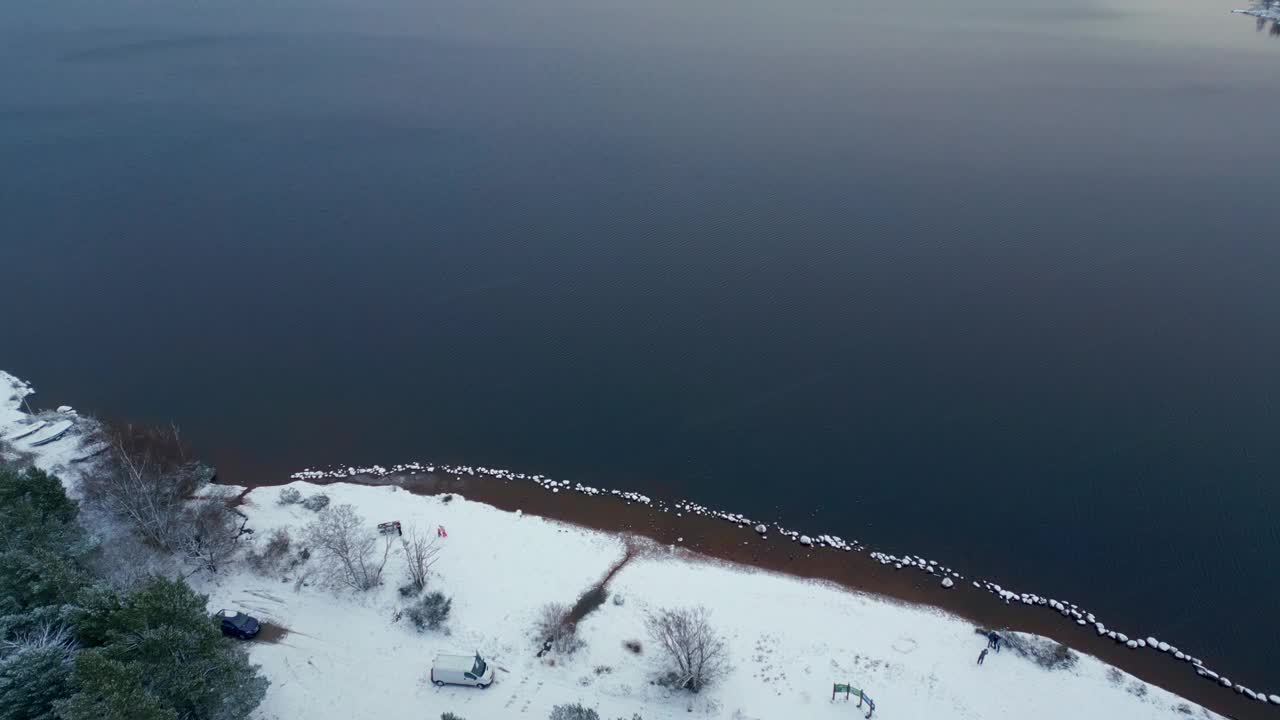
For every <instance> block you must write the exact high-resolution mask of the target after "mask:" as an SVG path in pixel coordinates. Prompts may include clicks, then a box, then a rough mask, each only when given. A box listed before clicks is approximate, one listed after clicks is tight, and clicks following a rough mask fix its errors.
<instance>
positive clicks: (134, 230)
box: [0, 0, 1280, 691]
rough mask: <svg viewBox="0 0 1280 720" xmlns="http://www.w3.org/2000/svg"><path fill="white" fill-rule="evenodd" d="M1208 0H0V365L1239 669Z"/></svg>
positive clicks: (1264, 595) (1248, 88)
mask: <svg viewBox="0 0 1280 720" xmlns="http://www.w3.org/2000/svg"><path fill="white" fill-rule="evenodd" d="M1231 7H1232V0H1226V2H1223V1H1222V0H1178V1H1177V2H1173V3H1170V2H1163V1H1162V2H1156V1H1155V0H1138V1H1137V2H1133V3H1118V2H1117V3H1115V4H1108V3H1106V2H1089V1H1086V0H1079V1H1077V0H1062V1H1061V2H1056V3H1051V2H1047V1H1045V0H1031V1H1028V0H1022V1H1018V0H972V1H969V2H942V1H941V0H923V1H921V2H912V3H887V2H882V1H881V0H796V1H792V2H778V1H776V0H772V1H766V0H738V1H734V2H730V1H729V0H679V1H678V2H676V1H672V0H658V1H657V2H649V3H623V2H618V1H617V0H545V1H542V2H524V1H516V0H465V1H464V0H422V1H419V2H408V1H406V0H371V1H367V2H355V1H354V0H337V1H335V0H306V2H302V1H300V0H280V1H270V0H268V1H267V2H262V1H260V0H255V1H254V2H248V1H247V0H227V1H226V2H217V3H167V2H157V1H149V0H129V1H126V0H106V1H105V2H104V1H101V0H95V1H94V2H88V1H87V0H71V1H69V2H59V3H48V2H43V1H42V0H41V1H37V0H8V1H7V2H6V3H5V8H4V10H3V11H0V159H2V160H3V168H4V169H3V172H0V307H3V308H5V309H4V311H3V318H4V321H3V332H2V333H0V367H3V368H4V369H6V370H9V371H12V372H14V373H16V374H18V375H19V376H21V377H24V378H27V379H29V380H32V381H33V382H35V383H36V385H37V387H38V388H40V390H41V393H40V395H38V396H37V399H39V400H40V401H41V402H42V403H43V404H45V405H56V404H58V403H61V402H69V403H72V404H75V405H77V406H78V407H81V408H82V409H85V410H90V411H98V412H102V413H107V414H112V415H117V416H124V417H129V418H132V419H135V420H143V421H168V420H169V419H173V420H174V421H176V422H177V423H179V424H180V425H181V426H182V428H183V429H184V431H185V433H186V434H187V436H188V437H189V438H191V439H192V440H193V441H194V442H196V444H197V445H198V446H199V448H200V449H201V450H202V451H203V452H204V453H205V454H207V455H209V456H211V457H212V458H213V459H215V460H216V461H217V462H218V463H219V465H220V467H221V469H222V471H223V477H224V478H225V479H227V480H228V481H231V482H235V481H237V480H238V479H239V480H245V479H250V478H254V477H262V476H266V475H268V474H275V475H279V474H283V473H287V472H289V471H293V470H298V469H301V468H302V467H304V466H319V465H324V464H326V463H361V462H364V463H369V462H382V463H387V464H389V463H392V462H397V461H408V460H418V459H422V460H428V459H430V460H437V461H455V462H469V463H476V464H489V465H495V466H502V467H510V468H513V469H516V470H523V471H528V472H542V473H546V474H549V475H552V476H555V477H561V478H565V479H573V480H580V481H583V482H589V483H594V484H598V485H604V486H609V487H625V488H630V489H636V490H643V491H648V492H651V493H656V494H660V495H663V496H666V497H688V498H692V499H695V500H698V501H701V502H704V503H707V504H710V505H713V506H716V507H721V508H725V509H732V510H736V511H741V512H745V513H749V514H751V515H755V516H761V517H776V518H777V519H780V520H782V521H783V522H785V523H786V524H788V525H790V526H793V527H801V528H804V529H813V530H817V531H826V532H832V533H835V534H840V535H844V536H846V537H856V538H858V539H860V540H862V541H864V542H868V543H871V544H873V545H875V546H878V547H881V548H883V549H886V550H889V551H891V552H902V551H910V552H918V553H922V554H925V553H927V554H928V555H929V556H930V557H933V558H936V559H938V560H939V561H942V562H945V563H949V564H953V565H955V566H957V567H959V568H961V569H963V570H964V571H966V572H969V573H973V574H977V575H980V576H986V577H993V578H995V579H997V580H999V581H1001V582H1003V583H1004V584H1006V585H1007V586H1012V587H1014V588H1016V589H1019V590H1026V591H1034V592H1039V593H1042V594H1047V595H1051V596H1054V597H1058V598H1060V599H1068V600H1071V601H1074V602H1077V603H1080V604H1082V605H1085V606H1087V607H1089V608H1090V609H1092V610H1094V611H1095V612H1097V613H1098V615H1099V616H1100V617H1102V618H1103V619H1104V620H1105V621H1107V622H1108V624H1110V625H1113V626H1117V627H1120V628H1121V629H1125V630H1127V631H1129V632H1130V634H1141V635H1146V634H1148V633H1151V634H1157V635H1159V636H1160V637H1161V638H1164V639H1168V640H1171V641H1174V642H1176V643H1178V644H1179V645H1181V646H1183V647H1185V648H1188V649H1190V650H1191V651H1193V652H1196V653H1197V654H1199V655H1201V656H1203V657H1204V658H1205V660H1206V662H1209V663H1210V664H1211V665H1214V666H1215V667H1220V668H1221V669H1223V670H1225V671H1228V672H1230V674H1231V677H1232V678H1233V679H1235V680H1237V681H1243V682H1246V683H1248V684H1251V685H1252V686H1254V687H1271V688H1275V687H1276V682H1277V681H1280V678H1277V676H1276V673H1275V668H1276V667H1280V649H1278V647H1277V645H1276V644H1275V643H1274V642H1257V640H1258V639H1265V638H1271V639H1274V638H1276V637H1280V619H1277V616H1276V614H1275V598H1276V596H1277V593H1278V592H1280V569H1277V565H1276V557H1277V553H1278V552H1280V529H1278V528H1280V523H1278V522H1277V517H1278V515H1280V489H1277V480H1278V479H1280V442H1277V438H1280V415H1278V413H1277V407H1278V405H1277V403H1278V402H1280V240H1278V238H1280V232H1277V230H1276V225H1277V209H1278V204H1277V200H1278V199H1280V142H1277V140H1280V133H1278V130H1277V128H1280V39H1277V38H1274V37H1272V36H1270V35H1269V33H1268V32H1267V31H1266V30H1265V29H1264V30H1263V31H1261V32H1258V31H1255V27H1254V21H1253V20H1252V19H1249V18H1243V17H1240V16H1232V15H1229V14H1227V11H1228V10H1229V9H1230V8H1231ZM1272 691H1274V690H1272Z"/></svg>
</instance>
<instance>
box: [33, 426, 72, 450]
mask: <svg viewBox="0 0 1280 720" xmlns="http://www.w3.org/2000/svg"><path fill="white" fill-rule="evenodd" d="M72 425H75V423H74V422H72V421H70V420H60V421H58V422H56V423H54V424H52V425H50V426H48V427H46V428H44V429H42V430H40V431H39V432H37V433H35V434H32V435H28V436H27V445H29V446H31V447H38V446H40V445H48V444H49V443H51V442H53V441H54V440H57V439H58V438H60V437H62V436H63V435H65V434H66V432H67V431H68V430H70V429H71V426H72Z"/></svg>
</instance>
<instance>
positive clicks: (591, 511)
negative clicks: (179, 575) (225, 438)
mask: <svg viewBox="0 0 1280 720" xmlns="http://www.w3.org/2000/svg"><path fill="white" fill-rule="evenodd" d="M287 482H291V480H281V481H279V482H259V483H254V484H252V485H250V487H260V486H265V485H280V484H285V483H287ZM309 482H313V483H315V484H320V485H323V484H328V483H334V482H351V483H359V484H365V485H398V486H400V487H403V488H405V489H406V490H409V491H410V492H413V493H416V494H421V495H437V494H441V493H458V494H460V495H463V496H464V497H466V498H467V499H469V500H475V501H478V502H483V503H486V504H488V505H492V506H494V507H496V508H499V509H501V510H508V511H514V510H517V509H518V510H522V511H523V512H525V513H527V514H533V515H539V516H541V517H544V518H548V519H551V520H558V521H561V522H567V523H572V524H575V525H579V526H582V527H586V528H591V529H594V530H601V531H604V532H616V533H636V534H639V535H643V536H645V537H649V538H652V539H653V540H656V541H658V542H661V543H666V544H671V543H677V541H678V539H682V541H680V542H679V543H678V544H680V545H682V546H683V547H685V548H688V549H689V550H691V551H694V552H696V553H701V554H703V555H706V556H709V557H710V558H714V559H716V560H721V561H728V562H733V563H740V564H744V565H749V566H753V567H756V568H761V569H764V570H770V571H775V572H781V573H786V574H789V575H794V576H798V577H802V578H811V579H817V580H828V581H831V582H835V583H838V584H840V585H843V586H844V587H847V588H849V589H850V590H854V591H857V592H864V593H871V594H875V595H879V596H883V597H886V598H891V599H894V600H899V601H903V602H909V603H916V604H922V605H929V606H932V607H936V608H940V609H942V610H945V611H947V612H949V613H952V614H954V615H958V616H960V617H963V618H965V619H967V620H969V621H971V622H973V623H975V624H977V625H982V626H985V627H994V628H1008V629H1010V630H1016V631H1021V632H1029V633H1035V634H1037V635H1043V636H1045V637H1049V638H1053V639H1055V640H1057V641H1059V642H1061V643H1063V644H1065V645H1067V646H1069V647H1071V648H1072V649H1074V650H1077V651H1079V652H1081V653H1087V654H1089V655H1093V656H1094V657H1097V658H1099V659H1101V660H1102V661H1104V662H1106V663H1109V664H1111V665H1114V666H1116V667H1118V668H1121V669H1122V670H1124V671H1125V672H1128V673H1130V674H1131V675H1134V676H1135V677H1138V678H1141V679H1142V680H1145V681H1146V682H1148V683H1151V684H1152V685H1157V686H1159V687H1162V688H1164V689H1165V690H1168V691H1169V692H1172V693H1174V694H1176V695H1180V696H1182V697H1184V698H1186V699H1188V700H1190V701H1192V702H1194V703H1197V704H1199V705H1203V706H1204V707H1207V708H1209V709H1210V710H1213V711H1214V712H1217V713H1219V714H1221V715H1224V716H1226V717H1230V718H1238V719H1239V720H1252V719H1253V718H1258V720H1277V719H1278V718H1280V710H1278V709H1277V708H1276V707H1274V706H1271V705H1268V704H1263V703H1260V702H1258V701H1255V700H1250V699H1249V698H1248V697H1246V696H1244V695H1241V694H1238V693H1236V692H1235V691H1234V690H1229V689H1227V688H1223V687H1221V686H1219V685H1217V684H1215V683H1213V682H1210V681H1209V680H1207V679H1205V678H1201V677H1199V676H1197V675H1196V674H1195V672H1194V671H1193V670H1192V668H1191V664H1190V663H1186V662H1182V661H1178V660H1176V659H1174V658H1172V657H1170V656H1168V655H1165V654H1163V653H1154V652H1149V651H1142V650H1138V651H1135V650H1130V649H1129V648H1127V647H1125V646H1124V645H1121V644H1119V643H1116V642H1115V641H1113V640H1111V639H1109V638H1105V637H1099V636H1098V635H1097V634H1096V633H1095V632H1094V628H1093V626H1092V625H1087V626H1084V627H1081V626H1078V625H1075V624H1073V623H1070V622H1067V621H1066V620H1063V619H1062V618H1061V617H1060V616H1059V615H1058V614H1057V613H1055V612H1053V611H1051V610H1048V609H1046V608H1043V607H1032V606H1026V605H1022V604H1020V603H1013V604H1005V603H1002V602H999V601H998V600H997V599H996V598H994V597H993V596H992V595H991V594H990V593H988V592H985V591H982V590H979V589H977V588H974V587H972V586H971V585H970V584H969V582H968V581H967V580H965V581H959V582H957V584H956V586H955V587H954V588H952V589H950V590H947V589H944V588H942V587H941V586H940V584H939V579H938V578H937V577H934V576H931V575H928V574H926V573H923V572H919V571H913V570H907V569H904V570H895V569H894V568H893V567H892V566H886V565H881V564H880V563H878V562H876V561H875V560H872V559H871V558H870V557H869V556H868V555H867V553H863V552H840V551H838V550H834V549H830V548H806V547H802V546H801V545H800V544H799V543H796V542H794V541H791V540H788V539H783V538H780V537H778V536H777V535H776V534H774V533H771V534H770V536H769V537H768V538H763V539H762V538H761V537H760V536H759V535H757V534H756V533H755V532H754V531H752V530H751V529H749V528H741V527H738V526H737V525H734V524H733V523H729V522H726V521H724V520H720V519H716V518H712V517H706V516H701V515H694V514H689V513H686V514H684V515H683V516H680V517H678V516H677V515H676V514H675V513H673V512H672V513H664V512H659V511H655V510H653V509H651V508H649V507H647V506H645V505H641V504H636V503H628V502H624V501H622V500H620V499H619V498H617V497H613V496H609V495H598V496H590V495H583V494H579V493H576V492H560V493H552V492H549V491H547V490H545V489H543V488H542V487H541V486H539V485H538V484H536V483H532V482H526V481H520V480H515V481H509V480H501V479H497V478H492V477H479V478H477V477H469V476H455V475H445V474H441V473H414V474H400V475H387V476H385V477H373V476H369V475H356V476H353V477H349V478H341V479H334V480H309ZM1088 704H1089V703H1088V699H1087V698H1081V716H1082V717H1091V715H1090V713H1089V711H1088ZM1011 720H1020V719H1011ZM1106 720H1113V719H1110V718H1108V719H1106ZM1114 720H1123V719H1122V718H1116V719H1114Z"/></svg>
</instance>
